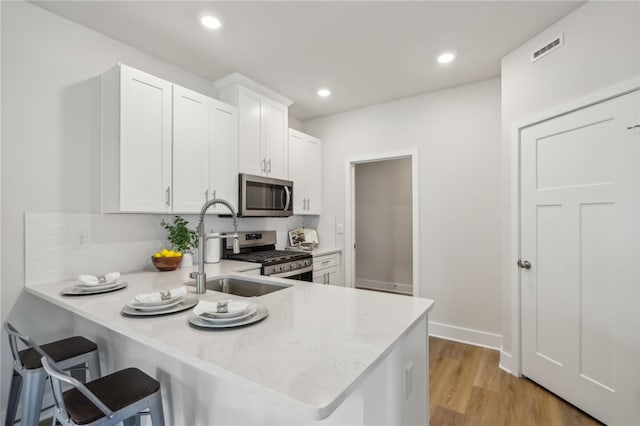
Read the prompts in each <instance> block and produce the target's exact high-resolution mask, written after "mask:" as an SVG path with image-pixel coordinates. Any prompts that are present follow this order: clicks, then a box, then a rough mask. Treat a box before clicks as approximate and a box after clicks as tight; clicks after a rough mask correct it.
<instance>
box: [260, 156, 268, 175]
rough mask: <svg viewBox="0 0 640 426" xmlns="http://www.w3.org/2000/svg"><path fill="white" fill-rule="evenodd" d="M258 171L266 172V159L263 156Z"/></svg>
mask: <svg viewBox="0 0 640 426" xmlns="http://www.w3.org/2000/svg"><path fill="white" fill-rule="evenodd" d="M260 171H261V172H262V173H267V159H266V158H263V159H262V161H261V162H260Z"/></svg>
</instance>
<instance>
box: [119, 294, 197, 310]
mask: <svg viewBox="0 0 640 426" xmlns="http://www.w3.org/2000/svg"><path fill="white" fill-rule="evenodd" d="M183 299H184V296H178V297H175V298H173V299H167V300H163V301H161V302H152V303H140V302H136V301H135V299H134V300H132V301H131V302H129V303H127V306H128V307H130V308H133V309H136V310H138V311H159V310H162V309H168V308H170V307H172V306H175V305H177V304H178V303H180V302H182V300H183Z"/></svg>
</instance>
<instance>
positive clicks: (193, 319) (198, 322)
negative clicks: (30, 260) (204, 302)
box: [188, 305, 269, 329]
mask: <svg viewBox="0 0 640 426" xmlns="http://www.w3.org/2000/svg"><path fill="white" fill-rule="evenodd" d="M267 315H269V311H268V310H267V308H266V307H265V306H262V305H257V306H256V311H255V313H253V314H252V315H249V316H248V317H246V318H243V319H240V320H239V319H237V318H234V319H233V321H227V322H219V321H218V322H211V321H205V320H204V319H202V317H199V316H197V315H196V314H193V315H191V316H190V317H189V319H188V321H189V323H190V324H191V325H193V326H195V327H198V328H213V329H217V328H231V327H240V326H243V325H249V324H253V323H254V322H258V321H261V320H263V319H264V318H266V317H267Z"/></svg>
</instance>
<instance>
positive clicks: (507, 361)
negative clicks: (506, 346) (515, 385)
mask: <svg viewBox="0 0 640 426" xmlns="http://www.w3.org/2000/svg"><path fill="white" fill-rule="evenodd" d="M498 367H500V368H501V369H502V370H504V371H506V372H507V373H509V374H513V371H514V370H515V369H514V368H513V357H512V356H511V354H509V353H506V352H504V351H500V364H498Z"/></svg>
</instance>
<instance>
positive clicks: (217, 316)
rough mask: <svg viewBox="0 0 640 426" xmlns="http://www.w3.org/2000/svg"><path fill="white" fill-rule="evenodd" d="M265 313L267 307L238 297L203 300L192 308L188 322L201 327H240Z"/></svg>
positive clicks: (253, 321)
mask: <svg viewBox="0 0 640 426" xmlns="http://www.w3.org/2000/svg"><path fill="white" fill-rule="evenodd" d="M267 315H269V311H268V310H267V308H266V307H265V306H263V305H260V304H258V303H253V302H247V301H245V300H240V299H224V300H217V301H214V302H209V301H204V300H203V301H200V302H199V303H198V304H197V305H196V307H195V308H193V315H191V316H190V317H189V323H190V324H192V325H194V326H196V327H203V328H230V327H240V326H243V325H249V324H253V323H255V322H258V321H261V320H263V319H264V318H266V317H267Z"/></svg>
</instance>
